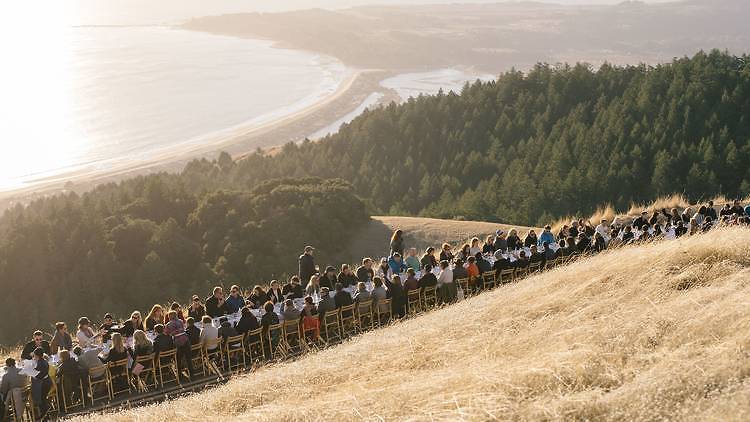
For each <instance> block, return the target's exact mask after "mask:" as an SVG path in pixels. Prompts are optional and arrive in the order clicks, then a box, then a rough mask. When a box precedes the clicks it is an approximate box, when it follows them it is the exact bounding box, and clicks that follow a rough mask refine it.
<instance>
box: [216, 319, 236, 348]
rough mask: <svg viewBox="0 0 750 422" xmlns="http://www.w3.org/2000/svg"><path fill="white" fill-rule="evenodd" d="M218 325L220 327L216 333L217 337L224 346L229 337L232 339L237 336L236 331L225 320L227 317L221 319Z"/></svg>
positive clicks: (227, 320)
mask: <svg viewBox="0 0 750 422" xmlns="http://www.w3.org/2000/svg"><path fill="white" fill-rule="evenodd" d="M219 324H220V325H221V326H220V327H219V331H218V334H219V337H221V341H222V343H224V344H226V343H227V340H228V339H229V337H234V336H236V335H237V330H235V328H234V327H232V324H231V323H230V322H229V319H227V317H221V319H220V320H219Z"/></svg>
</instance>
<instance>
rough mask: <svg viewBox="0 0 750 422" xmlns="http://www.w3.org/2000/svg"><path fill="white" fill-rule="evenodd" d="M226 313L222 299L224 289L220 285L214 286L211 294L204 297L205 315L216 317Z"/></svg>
mask: <svg viewBox="0 0 750 422" xmlns="http://www.w3.org/2000/svg"><path fill="white" fill-rule="evenodd" d="M226 313H227V307H226V304H225V301H224V289H222V288H221V287H220V286H216V287H214V290H213V294H212V295H211V296H210V297H209V298H207V299H206V315H208V316H210V317H211V318H218V317H220V316H222V315H225V314H226Z"/></svg>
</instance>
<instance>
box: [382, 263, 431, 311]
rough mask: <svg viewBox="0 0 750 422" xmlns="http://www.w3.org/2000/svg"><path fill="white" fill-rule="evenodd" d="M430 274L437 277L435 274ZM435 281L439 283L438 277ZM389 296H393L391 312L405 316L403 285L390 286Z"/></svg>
mask: <svg viewBox="0 0 750 422" xmlns="http://www.w3.org/2000/svg"><path fill="white" fill-rule="evenodd" d="M430 274H431V275H432V277H433V278H435V274H432V273H430ZM435 282H436V283H437V279H435ZM388 297H389V298H391V312H393V315H394V316H395V315H398V316H399V317H403V316H404V315H405V314H406V292H404V289H403V288H402V287H401V285H397V284H392V285H391V286H390V287H389V288H388Z"/></svg>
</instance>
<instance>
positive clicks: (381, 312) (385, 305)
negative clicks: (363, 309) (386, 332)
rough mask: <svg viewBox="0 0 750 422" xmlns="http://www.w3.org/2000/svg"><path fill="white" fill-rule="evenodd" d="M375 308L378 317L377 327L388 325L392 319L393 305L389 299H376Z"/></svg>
mask: <svg viewBox="0 0 750 422" xmlns="http://www.w3.org/2000/svg"><path fill="white" fill-rule="evenodd" d="M375 309H376V310H377V312H376V315H377V317H378V318H377V319H378V321H377V323H378V327H382V326H384V325H388V324H389V323H390V322H391V320H392V319H393V305H392V301H391V299H383V300H380V301H378V303H377V305H375Z"/></svg>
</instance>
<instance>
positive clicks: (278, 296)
mask: <svg viewBox="0 0 750 422" xmlns="http://www.w3.org/2000/svg"><path fill="white" fill-rule="evenodd" d="M266 294H267V295H268V300H269V301H270V302H271V303H279V302H283V301H284V294H283V293H282V289H281V287H279V282H278V280H271V284H270V286H269V288H268V292H266ZM263 306H266V304H265V303H261V304H259V305H258V307H259V308H260V307H263Z"/></svg>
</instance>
